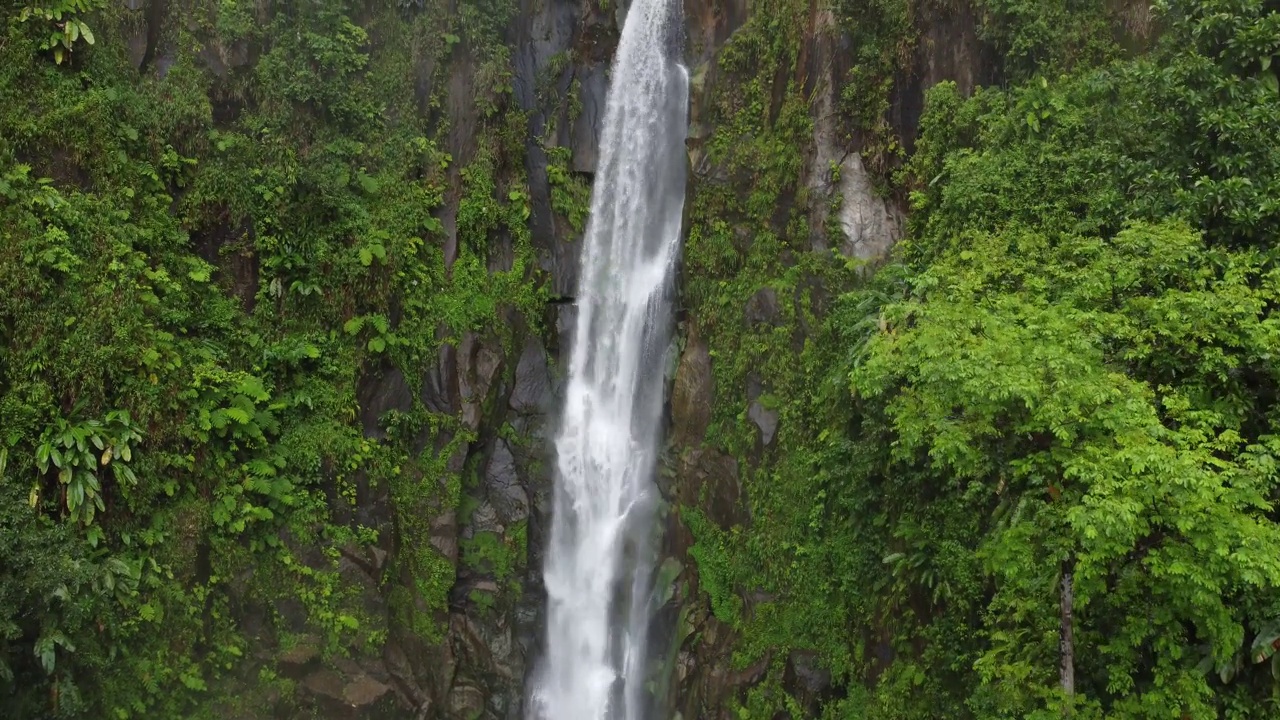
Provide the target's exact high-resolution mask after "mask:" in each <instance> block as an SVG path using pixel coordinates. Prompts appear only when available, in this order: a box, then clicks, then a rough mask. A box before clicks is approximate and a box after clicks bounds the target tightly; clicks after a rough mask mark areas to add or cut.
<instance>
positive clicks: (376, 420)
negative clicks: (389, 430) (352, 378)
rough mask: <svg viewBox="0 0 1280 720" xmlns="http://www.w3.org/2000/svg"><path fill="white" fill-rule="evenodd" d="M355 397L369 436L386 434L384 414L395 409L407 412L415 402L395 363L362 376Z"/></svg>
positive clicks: (366, 434) (383, 436)
mask: <svg viewBox="0 0 1280 720" xmlns="http://www.w3.org/2000/svg"><path fill="white" fill-rule="evenodd" d="M356 399H357V402H358V403H359V404H360V422H361V424H362V425H363V426H364V435H365V437H370V438H379V439H382V438H385V437H386V436H387V434H386V432H385V431H384V430H383V429H382V424H381V420H382V416H383V415H385V414H387V413H388V412H390V411H392V410H397V411H399V412H408V410H409V408H411V407H412V406H413V393H412V392H411V391H410V390H409V384H408V383H406V382H405V379H404V373H403V372H401V371H400V369H399V368H396V367H391V368H385V369H382V370H378V371H374V372H371V373H367V374H366V375H365V376H364V377H362V378H361V379H360V385H359V387H358V389H357V391H356Z"/></svg>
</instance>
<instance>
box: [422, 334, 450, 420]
mask: <svg viewBox="0 0 1280 720" xmlns="http://www.w3.org/2000/svg"><path fill="white" fill-rule="evenodd" d="M456 373H457V349H456V348H454V346H452V345H449V344H443V345H441V346H440V350H439V354H438V355H437V359H436V363H435V364H434V365H433V366H431V368H429V369H428V370H427V372H426V374H425V375H424V376H423V378H422V395H421V399H422V404H423V405H425V406H426V407H427V409H428V410H430V411H431V412H437V413H450V412H455V411H456V410H457V408H458V406H459V405H458V400H457V395H456V391H455V388H456V387H457V381H456V378H455V375H456Z"/></svg>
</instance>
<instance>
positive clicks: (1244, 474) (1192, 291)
mask: <svg viewBox="0 0 1280 720" xmlns="http://www.w3.org/2000/svg"><path fill="white" fill-rule="evenodd" d="M983 5H984V7H985V8H986V13H987V14H986V15H985V16H984V17H985V19H986V23H987V24H986V25H985V26H984V28H983V33H984V35H985V37H987V38H988V40H989V41H991V42H993V43H994V44H995V45H996V46H997V47H998V48H1000V49H1001V51H1002V52H1004V53H1005V54H1006V61H1005V67H1006V70H1007V73H1008V76H1009V78H1010V83H1009V85H1008V86H1007V87H1004V88H999V89H984V90H980V91H979V92H977V93H976V94H975V95H974V96H973V97H971V98H968V99H964V98H961V97H960V96H959V95H958V93H957V92H956V91H955V88H954V86H951V85H948V84H944V85H942V86H939V87H937V88H935V89H933V90H932V91H931V92H930V93H929V97H928V103H927V110H926V114H925V117H924V119H923V121H922V127H921V137H920V141H919V144H918V146H917V149H916V153H915V155H914V157H913V158H912V159H911V160H910V162H909V163H908V164H907V165H906V166H905V168H904V169H903V170H902V171H901V172H899V173H898V176H897V177H898V182H899V187H900V188H902V189H903V190H904V191H907V192H909V193H910V198H911V210H912V214H911V220H910V227H909V229H908V238H907V240H906V241H905V242H904V243H902V244H901V245H900V246H899V248H898V250H897V252H896V254H895V257H894V259H893V261H892V262H891V263H890V264H889V265H888V266H887V267H884V268H882V269H880V270H879V271H878V273H877V274H876V275H875V277H874V279H873V280H871V281H870V282H868V283H865V284H864V285H863V286H862V287H861V288H859V289H856V290H853V291H851V292H845V293H844V294H843V295H841V296H840V297H839V299H838V301H836V302H835V303H834V305H833V306H832V308H831V311H830V312H829V313H827V314H826V315H825V321H824V322H823V324H822V325H821V329H819V330H810V331H809V332H807V333H806V341H805V344H804V350H803V353H802V355H801V359H802V362H801V363H799V364H797V363H795V362H794V360H792V361H791V362H790V364H789V365H784V364H781V363H779V364H778V365H774V364H772V363H774V362H777V358H778V357H779V356H783V357H785V356H786V355H787V353H788V352H789V351H790V350H789V348H788V349H786V350H783V351H781V352H779V350H777V349H771V348H770V346H769V345H768V344H767V343H765V342H760V343H757V344H751V345H740V346H739V347H743V348H744V349H746V350H747V352H750V353H756V354H758V355H759V356H760V357H758V358H757V357H753V358H750V359H748V360H745V361H743V362H744V364H745V365H746V366H754V367H769V368H773V367H777V368H778V369H779V372H778V373H777V374H776V375H771V376H770V378H769V380H770V382H771V383H773V385H774V387H775V388H777V389H775V391H774V392H775V395H778V396H781V397H782V398H784V401H783V402H782V406H781V410H780V412H781V426H780V430H779V435H778V440H777V447H776V448H773V449H766V450H765V451H764V458H763V460H762V461H761V462H758V463H756V465H757V467H756V468H755V469H753V470H745V471H744V472H745V477H744V492H745V494H746V496H747V497H748V498H749V500H750V517H751V518H752V520H751V521H750V522H746V523H737V524H733V525H732V526H729V527H725V526H724V525H723V523H721V524H717V523H715V522H712V519H710V518H708V517H707V516H706V515H705V514H704V513H702V512H691V513H689V514H690V516H691V517H690V522H691V524H692V526H693V527H694V530H695V532H696V534H697V535H698V537H699V543H698V546H697V547H695V549H694V554H695V556H696V557H697V558H698V560H699V572H700V583H701V586H702V588H703V589H704V590H705V591H707V592H708V593H709V596H710V601H711V604H712V607H713V609H714V612H715V614H716V616H717V617H718V618H720V619H721V620H722V621H724V622H726V623H729V624H730V625H732V626H734V627H735V628H737V629H738V631H739V633H740V635H741V638H742V641H741V643H740V644H739V656H738V658H737V661H738V663H739V664H740V666H742V667H746V666H748V665H751V664H753V663H755V662H756V661H757V660H761V659H763V660H767V661H768V662H769V667H770V668H771V669H770V670H769V672H768V675H767V678H766V681H765V682H764V683H762V684H761V685H759V686H757V687H755V688H754V689H752V690H751V692H750V693H748V694H747V695H745V696H744V697H743V698H742V701H743V706H742V710H741V714H742V716H743V717H761V718H764V717H773V716H774V715H773V713H775V712H776V711H778V710H787V711H789V712H790V713H791V714H792V715H793V716H795V715H797V714H821V715H823V716H826V717H868V718H935V717H955V718H965V717H972V718H1009V717H1033V718H1055V717H1062V716H1064V715H1067V716H1072V717H1097V718H1102V717H1109V718H1156V717H1181V718H1210V717H1230V718H1247V717H1256V718H1261V717H1272V716H1274V715H1275V713H1276V712H1277V710H1278V709H1280V681H1278V680H1277V679H1276V678H1277V677H1280V660H1277V659H1276V657H1277V656H1276V647H1277V646H1280V601H1278V598H1280V593H1278V592H1277V590H1278V589H1280V588H1278V586H1280V517H1277V514H1276V510H1275V507H1274V506H1275V503H1276V502H1277V500H1280V475H1278V470H1280V466H1278V465H1277V457H1278V456H1280V405H1278V404H1277V402H1278V400H1280V398H1278V396H1277V388H1278V386H1280V385H1278V383H1280V365H1278V364H1277V355H1276V353H1277V350H1280V316H1277V309H1278V308H1280V265H1277V262H1278V260H1280V256H1277V250H1276V248H1275V238H1276V237H1277V231H1278V230H1280V203H1277V197H1280V139H1278V136H1277V134H1276V131H1275V128H1276V127H1280V92H1277V82H1276V69H1275V68H1273V67H1272V65H1271V63H1272V59H1273V57H1274V56H1276V55H1277V54H1280V7H1277V6H1276V4H1275V3H1274V2H1271V3H1268V2H1262V1H1261V0H1203V1H1190V0H1188V1H1181V2H1179V1H1176V0H1171V1H1170V2H1165V3H1157V5H1156V8H1155V9H1156V11H1157V16H1156V18H1155V23H1156V24H1157V25H1158V26H1159V27H1160V36H1159V39H1158V41H1157V42H1156V43H1155V45H1154V46H1153V47H1152V48H1150V50H1149V51H1146V52H1141V53H1128V54H1127V53H1126V50H1125V48H1124V47H1122V46H1121V44H1119V43H1114V44H1112V43H1109V42H1108V41H1106V40H1105V37H1106V36H1099V35H1098V34H1097V33H1094V32H1092V30H1091V29H1092V28H1097V27H1099V26H1100V24H1101V25H1102V26H1106V23H1107V22H1108V20H1107V16H1105V15H1103V14H1093V15H1090V14H1089V13H1091V12H1096V13H1103V12H1104V11H1105V8H1102V7H1101V4H1098V6H1096V7H1093V6H1090V7H1085V6H1086V5H1090V4H1088V3H1082V4H1073V3H1066V4H1059V3H1050V4H1048V5H1049V6H1051V7H1049V8H1047V9H1045V8H1043V7H1042V6H1043V5H1044V4H1043V3H1020V2H989V3H984V4H983ZM1059 5H1062V7H1059ZM1073 5H1080V7H1073ZM1042 9H1045V12H1044V13H1040V10H1042ZM1050 11H1051V12H1050ZM1054 13H1059V14H1060V15H1061V17H1060V18H1059V20H1063V19H1064V18H1065V19H1069V20H1071V22H1066V21H1055V20H1053V18H1054V17H1055V15H1054ZM1033 51H1034V52H1033ZM1126 55H1127V56H1126ZM868 57H875V54H874V53H871V54H869V55H868ZM695 229H696V228H695ZM699 240H700V237H699V236H697V235H694V236H692V237H691V244H690V247H691V251H693V250H694V249H695V248H697V247H698V245H697V242H698V241H699ZM845 282H848V280H846V281H845ZM813 284H814V283H813V282H812V281H811V283H810V286H812V285H813ZM828 287H829V285H828ZM737 307H742V306H741V305H738V306H737ZM694 315H695V316H700V313H698V312H695V313H694ZM801 321H802V322H804V321H803V319H801ZM810 321H811V319H810ZM791 337H793V336H792V335H791V334H790V333H788V332H785V331H779V332H778V337H777V338H776V341H778V342H782V343H786V342H788V339H789V338H791ZM714 347H716V345H715V344H713V348H714ZM721 347H723V345H721ZM774 347H775V348H776V346H774ZM792 357H794V356H792ZM717 379H718V380H720V378H719V376H718V378H717ZM729 379H730V380H732V378H729ZM722 387H724V386H723V385H720V384H718V385H717V392H720V391H721V388H722ZM730 387H732V386H730ZM738 407H742V406H738ZM719 417H721V419H722V423H721V424H720V425H719V426H717V427H716V428H714V429H713V433H712V437H711V439H712V440H713V441H714V442H716V443H717V444H718V445H720V446H721V447H724V448H726V449H728V450H730V451H731V452H734V453H735V454H741V455H743V456H744V457H745V455H746V454H749V453H751V452H757V453H758V452H760V449H759V446H758V445H757V446H756V447H755V450H752V449H751V448H752V443H753V442H754V441H755V440H754V438H755V430H754V428H753V427H752V426H751V424H750V423H749V422H748V421H747V418H746V417H745V415H742V416H738V417H736V418H735V417H732V416H723V415H722V416H719ZM798 650H804V651H811V652H816V653H817V658H818V663H819V664H820V665H821V666H823V667H825V668H826V669H828V670H830V671H831V673H832V674H833V677H834V681H835V682H834V685H833V686H832V688H831V689H829V690H827V691H826V692H825V693H824V694H823V695H822V696H821V697H814V696H813V695H812V693H806V692H805V691H804V690H803V689H802V688H799V687H798V686H797V685H796V684H795V683H794V681H789V680H787V679H786V678H787V677H788V675H787V665H788V663H787V656H788V652H789V651H798ZM779 651H781V652H779ZM792 677H794V676H792ZM805 703H807V704H808V707H807V708H806V707H805V705H804V704H805Z"/></svg>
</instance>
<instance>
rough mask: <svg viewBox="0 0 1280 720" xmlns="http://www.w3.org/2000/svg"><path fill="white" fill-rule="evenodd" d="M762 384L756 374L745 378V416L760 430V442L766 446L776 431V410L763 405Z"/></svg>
mask: <svg viewBox="0 0 1280 720" xmlns="http://www.w3.org/2000/svg"><path fill="white" fill-rule="evenodd" d="M764 390H765V388H764V384H763V383H762V382H761V381H760V378H759V376H758V375H756V374H754V373H752V374H751V375H750V376H749V377H748V378H747V402H748V403H750V405H749V406H748V407H747V417H748V418H750V420H751V422H753V423H755V426H756V429H758V430H759V431H760V442H761V444H763V445H766V446H768V445H769V444H770V443H772V442H773V436H774V434H775V433H777V431H778V419H779V415H778V411H777V410H772V409H770V408H767V407H765V405H764V403H763V402H762V401H761V398H762V397H764V396H765V392H764Z"/></svg>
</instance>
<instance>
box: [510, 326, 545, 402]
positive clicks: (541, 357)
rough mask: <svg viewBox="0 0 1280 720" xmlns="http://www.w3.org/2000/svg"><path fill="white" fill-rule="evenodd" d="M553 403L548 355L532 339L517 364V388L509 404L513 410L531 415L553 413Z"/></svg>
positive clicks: (525, 346) (513, 390)
mask: <svg viewBox="0 0 1280 720" xmlns="http://www.w3.org/2000/svg"><path fill="white" fill-rule="evenodd" d="M552 402H553V401H552V397H551V372H550V370H549V369H548V368H547V354H546V352H545V351H544V350H543V349H542V344H541V343H540V342H538V341H537V340H536V339H534V338H530V339H529V340H528V341H526V342H525V345H524V350H523V351H522V352H521V353H520V360H519V361H518V362H517V363H516V380H515V387H514V388H512V390H511V398H510V400H508V404H509V405H510V406H511V409H512V410H515V411H516V412H518V413H520V414H522V415H529V414H534V413H549V412H551V410H552Z"/></svg>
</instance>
